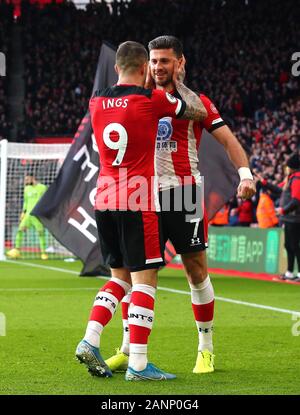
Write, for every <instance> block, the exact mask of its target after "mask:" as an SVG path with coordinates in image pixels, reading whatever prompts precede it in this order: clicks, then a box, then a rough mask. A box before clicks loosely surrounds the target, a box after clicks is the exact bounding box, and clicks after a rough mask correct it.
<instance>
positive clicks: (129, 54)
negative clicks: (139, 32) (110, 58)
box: [116, 40, 148, 72]
mask: <svg viewBox="0 0 300 415" xmlns="http://www.w3.org/2000/svg"><path fill="white" fill-rule="evenodd" d="M147 61H148V52H147V50H146V48H145V47H144V46H143V45H142V44H141V43H138V42H133V41H130V40H129V41H127V42H123V43H121V44H120V45H119V47H118V50H117V53H116V64H117V65H118V67H119V68H120V69H121V70H122V71H129V72H134V71H136V70H137V69H138V68H139V67H140V66H141V65H143V64H144V63H145V62H147Z"/></svg>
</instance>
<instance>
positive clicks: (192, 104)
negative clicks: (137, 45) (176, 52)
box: [173, 57, 207, 121]
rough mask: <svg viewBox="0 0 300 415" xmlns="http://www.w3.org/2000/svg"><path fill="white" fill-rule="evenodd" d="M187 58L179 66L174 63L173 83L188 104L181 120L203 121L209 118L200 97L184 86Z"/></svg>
mask: <svg viewBox="0 0 300 415" xmlns="http://www.w3.org/2000/svg"><path fill="white" fill-rule="evenodd" d="M184 65H185V58H184V57H183V59H182V62H181V63H180V64H179V63H178V61H177V60H175V61H174V72H173V82H174V84H175V87H176V89H177V91H178V92H179V94H180V95H181V97H182V99H183V100H184V101H185V103H186V109H185V111H184V113H183V114H182V116H181V117H180V118H181V119H185V120H194V121H203V120H205V118H206V117H207V111H206V108H205V107H204V105H203V102H202V101H201V99H200V97H199V96H198V95H197V94H195V92H193V91H191V90H190V89H189V88H188V87H187V86H185V85H184V83H183V80H184V78H185V69H184Z"/></svg>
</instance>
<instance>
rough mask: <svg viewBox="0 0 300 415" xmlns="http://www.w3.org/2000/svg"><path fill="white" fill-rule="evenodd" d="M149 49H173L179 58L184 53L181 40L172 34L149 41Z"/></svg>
mask: <svg viewBox="0 0 300 415" xmlns="http://www.w3.org/2000/svg"><path fill="white" fill-rule="evenodd" d="M148 49H149V51H151V50H152V49H173V50H174V52H175V55H176V57H177V58H181V56H182V54H183V46H182V43H181V42H180V40H179V39H178V38H177V37H175V36H171V35H164V36H158V37H156V38H155V39H153V40H151V41H150V42H149V43H148Z"/></svg>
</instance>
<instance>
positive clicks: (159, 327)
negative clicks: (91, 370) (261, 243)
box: [0, 261, 300, 395]
mask: <svg viewBox="0 0 300 415" xmlns="http://www.w3.org/2000/svg"><path fill="white" fill-rule="evenodd" d="M34 263H35V264H36V265H38V266H44V267H52V268H55V267H57V268H59V269H65V270H66V271H67V272H66V273H64V272H60V271H58V270H55V269H46V268H39V267H31V266H26V265H21V264H20V262H17V263H12V262H0V312H2V313H4V315H5V317H6V331H7V332H6V336H5V337H4V336H2V337H0V372H1V377H0V394H20V395H21V394H70V395H73V394H98V395H117V394H118V395H119V394H125V395H127V394H130V395H138V394H147V395H152V394H157V395H160V394H175V395H176V394H186V395H200V394H299V373H300V360H299V359H298V351H299V346H300V336H293V335H292V326H293V324H295V323H296V324H297V322H296V321H294V320H292V315H291V314H285V313H281V312H278V311H272V310H264V309H259V308H254V307H249V306H246V305H241V304H233V303H228V302H224V301H221V300H217V301H216V306H215V330H214V345H215V354H216V371H215V373H213V374H207V375H195V374H193V373H192V369H193V366H194V363H195V359H196V355H197V342H198V340H197V331H196V327H195V323H194V320H193V315H192V311H191V306H190V297H189V295H184V294H180V293H174V292H167V291H161V290H159V291H158V293H157V301H156V306H155V323H154V329H153V332H152V334H151V338H150V347H149V360H150V361H153V363H155V364H157V365H158V366H159V367H161V368H162V369H164V370H166V371H169V372H171V373H176V375H177V379H176V380H174V381H169V382H126V381H125V380H124V375H123V374H115V375H114V377H113V378H111V379H102V378H94V377H91V376H90V375H89V374H88V373H87V371H86V369H85V368H84V367H83V365H79V363H78V362H77V361H76V360H75V358H74V352H75V348H76V345H77V343H78V342H79V340H80V339H81V338H82V336H83V334H84V331H85V326H86V323H87V319H88V316H89V312H90V308H91V306H92V303H93V299H94V296H95V294H96V292H97V290H98V288H99V287H100V286H101V285H102V284H103V282H104V280H101V279H96V278H79V277H78V276H77V274H78V270H80V269H81V264H80V263H79V262H75V263H65V262H63V261H48V262H45V261H44V262H43V261H34ZM212 280H213V284H214V289H215V294H216V295H217V296H219V297H225V298H230V299H234V300H241V301H247V302H251V303H256V304H264V305H269V306H273V307H278V308H284V309H289V310H295V311H297V310H299V297H300V286H299V287H298V286H295V285H288V284H279V283H272V282H264V281H256V280H247V279H240V278H236V277H233V278H230V277H223V276H212ZM159 286H160V287H168V288H171V289H177V290H183V291H186V292H188V291H189V290H188V285H187V282H186V280H185V278H184V276H183V272H182V271H180V270H170V269H164V270H163V271H161V272H160V276H159ZM297 331H298V332H299V334H300V327H298V330H296V332H297ZM121 337H122V325H121V313H120V309H119V310H118V311H117V313H116V316H115V317H114V318H113V320H112V321H111V323H110V324H109V326H107V327H106V329H105V332H104V334H103V336H102V340H101V352H102V355H103V356H104V357H105V358H106V357H109V356H110V355H111V354H113V353H114V348H115V347H117V346H119V345H120V342H121Z"/></svg>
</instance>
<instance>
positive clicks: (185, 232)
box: [159, 185, 208, 254]
mask: <svg viewBox="0 0 300 415" xmlns="http://www.w3.org/2000/svg"><path fill="white" fill-rule="evenodd" d="M202 199H203V194H202V193H201V189H200V188H199V186H197V185H186V186H182V187H175V188H172V189H170V190H164V191H160V192H159V200H160V205H161V210H162V211H161V219H162V231H163V237H164V243H166V242H167V240H168V239H169V240H170V241H171V242H172V244H173V246H174V248H175V250H176V252H177V254H188V253H191V252H198V251H203V250H204V249H206V248H207V246H208V244H207V234H208V232H207V231H208V225H207V218H206V213H205V209H204V201H203V200H202ZM168 200H169V202H168Z"/></svg>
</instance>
